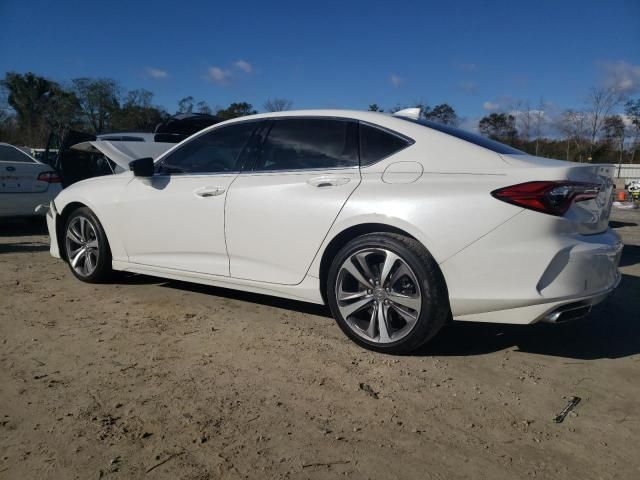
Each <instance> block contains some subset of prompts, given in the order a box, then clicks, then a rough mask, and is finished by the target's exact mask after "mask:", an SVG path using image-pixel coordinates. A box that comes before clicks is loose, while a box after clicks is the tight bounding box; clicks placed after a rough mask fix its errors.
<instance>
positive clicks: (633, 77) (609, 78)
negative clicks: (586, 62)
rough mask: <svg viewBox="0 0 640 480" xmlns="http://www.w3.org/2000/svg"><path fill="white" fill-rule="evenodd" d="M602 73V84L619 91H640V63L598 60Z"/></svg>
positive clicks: (632, 92)
mask: <svg viewBox="0 0 640 480" xmlns="http://www.w3.org/2000/svg"><path fill="white" fill-rule="evenodd" d="M598 66H599V67H600V68H601V69H602V71H603V74H604V79H603V80H604V84H605V86H607V87H611V88H614V89H616V90H617V91H618V92H620V93H625V94H629V95H631V94H634V93H637V92H640V65H631V64H630V63H627V62H623V61H618V62H598Z"/></svg>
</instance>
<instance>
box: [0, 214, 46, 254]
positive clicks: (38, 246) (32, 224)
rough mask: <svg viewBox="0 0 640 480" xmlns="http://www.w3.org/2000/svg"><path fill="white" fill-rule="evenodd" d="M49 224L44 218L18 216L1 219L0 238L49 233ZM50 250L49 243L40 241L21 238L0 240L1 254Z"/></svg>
mask: <svg viewBox="0 0 640 480" xmlns="http://www.w3.org/2000/svg"><path fill="white" fill-rule="evenodd" d="M47 233H48V232H47V224H46V222H45V219H44V218H41V217H35V218H16V219H13V218H11V219H1V220H0V238H2V237H29V236H36V235H38V236H39V235H47ZM47 250H49V244H48V243H43V242H40V241H29V240H26V241H24V239H20V241H18V242H12V243H2V242H0V254H3V253H26V252H44V251H47Z"/></svg>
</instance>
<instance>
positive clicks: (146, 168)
mask: <svg viewBox="0 0 640 480" xmlns="http://www.w3.org/2000/svg"><path fill="white" fill-rule="evenodd" d="M153 167H154V165H153V158H151V157H145V158H139V159H138V160H134V161H133V162H131V163H130V164H129V170H131V171H132V172H133V174H134V175H135V176H136V177H151V176H153Z"/></svg>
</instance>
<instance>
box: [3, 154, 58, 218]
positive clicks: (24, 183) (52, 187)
mask: <svg viewBox="0 0 640 480" xmlns="http://www.w3.org/2000/svg"><path fill="white" fill-rule="evenodd" d="M61 190H62V188H61V186H60V177H59V176H58V174H57V173H56V172H55V171H53V170H52V168H51V167H50V166H49V165H47V164H45V163H42V162H40V161H38V160H36V159H35V158H33V157H31V156H30V155H28V154H26V153H25V152H24V151H23V150H22V149H19V148H17V147H14V146H13V145H9V144H8V143H0V217H27V216H34V215H38V213H36V211H35V209H36V206H37V205H40V204H49V202H50V201H51V200H52V199H53V198H55V196H56V195H57V194H58V193H59V192H60V191H61ZM45 211H46V210H43V211H42V212H41V213H40V215H43V214H44V213H45Z"/></svg>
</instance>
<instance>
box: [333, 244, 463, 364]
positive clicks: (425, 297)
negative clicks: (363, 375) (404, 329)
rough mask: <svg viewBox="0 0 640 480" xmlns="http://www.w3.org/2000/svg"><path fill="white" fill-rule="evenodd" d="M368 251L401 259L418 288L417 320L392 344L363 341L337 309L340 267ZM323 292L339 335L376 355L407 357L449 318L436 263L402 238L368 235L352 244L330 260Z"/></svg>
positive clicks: (442, 280) (428, 255)
mask: <svg viewBox="0 0 640 480" xmlns="http://www.w3.org/2000/svg"><path fill="white" fill-rule="evenodd" d="M367 249H385V250H387V251H390V252H392V253H394V254H395V255H397V256H398V257H400V259H401V260H402V261H403V262H404V263H406V264H407V265H408V266H409V267H410V269H411V270H412V271H413V272H412V273H413V274H414V275H415V278H416V279H417V281H418V283H419V285H420V294H421V297H422V298H421V303H420V302H418V303H419V304H420V305H421V307H420V311H419V315H418V316H417V320H416V321H415V323H414V324H413V326H412V327H410V330H409V331H408V333H404V336H403V337H402V338H400V339H399V340H397V341H393V339H392V336H390V337H389V338H390V341H388V343H380V342H376V341H371V340H369V339H367V338H364V337H363V335H362V334H358V333H356V332H355V331H354V329H353V328H352V326H350V325H349V324H348V323H347V321H346V319H345V318H344V317H343V315H342V313H341V311H340V307H339V305H338V299H337V295H338V293H337V288H338V287H337V285H338V283H337V282H338V275H339V273H340V269H341V267H342V265H343V264H344V263H345V262H346V261H347V259H349V258H351V257H352V255H354V254H355V253H358V252H361V251H363V250H365V251H366V250H367ZM326 292H327V301H328V303H329V308H330V309H331V313H332V314H333V317H334V318H335V319H336V321H337V323H338V325H339V326H340V328H341V329H342V331H343V332H344V333H345V334H346V335H347V336H348V337H349V338H350V339H351V340H353V341H354V342H355V343H357V344H358V345H360V346H362V347H364V348H366V349H369V350H373V351H376V352H383V353H388V354H396V355H400V354H406V353H410V352H412V351H414V350H416V349H417V348H419V347H421V346H422V345H424V344H425V343H427V342H428V341H429V340H431V339H432V338H433V337H434V336H435V335H436V334H437V333H438V332H439V331H440V329H441V328H442V327H443V326H444V325H445V323H447V321H448V320H449V319H450V318H451V310H450V307H449V298H448V293H447V289H446V285H445V282H444V278H443V277H442V273H441V272H440V269H439V268H438V265H437V263H436V262H435V260H434V259H433V257H432V256H431V255H430V254H429V252H427V250H426V249H425V248H424V247H423V246H422V245H421V244H420V243H419V242H418V241H416V240H414V239H412V238H409V237H405V236H403V235H398V234H393V233H371V234H366V235H362V236H360V237H357V238H355V239H353V240H351V241H350V242H349V243H347V244H346V245H345V246H344V247H343V248H342V249H340V251H339V252H338V253H337V255H336V256H335V258H334V259H333V262H332V264H331V267H330V269H329V274H328V276H327V289H326ZM374 308H375V307H374ZM372 321H373V320H372Z"/></svg>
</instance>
